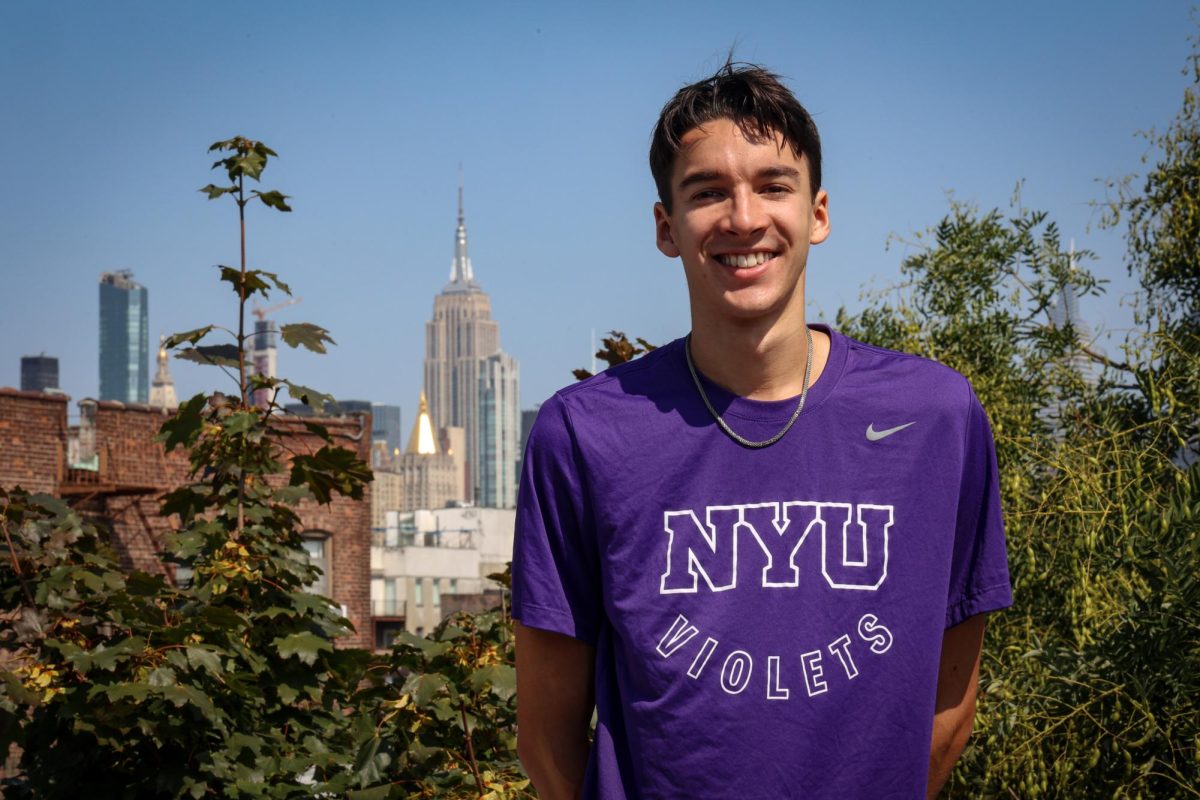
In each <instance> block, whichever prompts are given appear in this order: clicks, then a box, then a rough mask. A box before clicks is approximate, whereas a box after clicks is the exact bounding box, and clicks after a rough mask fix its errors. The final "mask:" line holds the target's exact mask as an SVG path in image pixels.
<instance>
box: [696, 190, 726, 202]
mask: <svg viewBox="0 0 1200 800" xmlns="http://www.w3.org/2000/svg"><path fill="white" fill-rule="evenodd" d="M720 196H721V193H720V192H718V191H717V190H716V189H703V190H701V191H699V192H696V193H695V194H694V195H692V199H693V200H712V199H713V198H716V197H720Z"/></svg>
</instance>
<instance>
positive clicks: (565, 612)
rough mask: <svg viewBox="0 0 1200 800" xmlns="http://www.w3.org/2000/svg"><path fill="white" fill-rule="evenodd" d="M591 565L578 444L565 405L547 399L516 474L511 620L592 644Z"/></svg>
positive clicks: (596, 588) (594, 561)
mask: <svg viewBox="0 0 1200 800" xmlns="http://www.w3.org/2000/svg"><path fill="white" fill-rule="evenodd" d="M598 563H599V560H598V556H597V546H596V537H595V529H594V522H593V515H592V509H591V503H590V498H589V496H588V486H587V481H586V475H585V473H584V470H583V465H582V459H581V457H580V453H579V446H578V442H577V441H576V439H575V436H574V433H573V431H572V428H571V424H570V418H569V415H568V413H567V408H566V404H565V403H564V401H563V400H562V398H561V397H559V396H558V395H555V396H554V397H552V398H551V399H550V400H548V401H546V402H545V403H544V404H543V405H542V407H541V409H540V410H539V411H538V416H537V419H536V420H535V421H534V424H533V429H532V430H531V431H530V433H529V441H528V443H527V444H526V448H525V458H524V462H523V465H522V469H521V483H520V488H519V491H518V494H517V520H516V534H515V539H514V542H513V564H512V613H513V617H515V618H516V619H518V620H520V622H521V624H522V625H526V626H528V627H531V628H540V629H542V630H547V631H552V632H554V633H561V634H564V635H566V636H572V637H574V638H576V639H580V640H582V641H584V642H587V643H589V644H592V645H595V644H596V640H597V638H598V634H599V629H600V620H601V618H602V614H601V601H600V580H599V569H598Z"/></svg>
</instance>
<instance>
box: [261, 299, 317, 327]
mask: <svg viewBox="0 0 1200 800" xmlns="http://www.w3.org/2000/svg"><path fill="white" fill-rule="evenodd" d="M303 299H304V298H303V297H292V298H290V299H288V300H284V301H283V302H282V303H276V304H275V305H273V306H269V307H267V308H262V307H261V306H259V305H258V303H255V304H254V308H252V309H250V313H251V314H253V315H254V316H256V317H258V321H259V322H262V321H263V320H265V319H266V318H267V314H270V313H272V312H274V311H278V310H279V309H281V308H287V307H288V306H294V305H296V303H299V302H300V301H302V300H303Z"/></svg>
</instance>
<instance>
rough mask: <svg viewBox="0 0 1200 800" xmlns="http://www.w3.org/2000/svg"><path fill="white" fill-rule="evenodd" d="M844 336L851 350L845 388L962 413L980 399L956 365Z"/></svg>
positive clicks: (848, 350) (847, 350)
mask: <svg viewBox="0 0 1200 800" xmlns="http://www.w3.org/2000/svg"><path fill="white" fill-rule="evenodd" d="M840 335H841V336H842V338H843V340H844V344H845V347H846V352H847V359H846V360H847V364H846V375H845V376H844V382H845V384H846V385H845V387H844V388H845V389H847V390H849V391H852V392H855V393H868V394H877V395H878V396H879V397H881V398H886V399H887V400H888V401H889V402H895V401H900V400H904V401H907V402H911V403H915V404H921V405H927V404H935V405H937V406H941V407H943V408H945V410H947V411H953V412H959V413H961V412H965V411H967V410H968V409H969V408H970V406H971V404H972V403H975V402H978V401H976V400H975V394H974V390H973V389H972V388H971V383H970V381H969V380H968V379H967V378H966V376H964V375H963V374H962V373H961V372H959V371H958V370H956V369H954V368H953V367H950V366H947V365H946V364H943V363H942V362H940V361H937V360H935V359H933V358H929V357H926V356H922V355H917V354H915V353H908V352H904V351H901V350H892V349H889V348H886V347H880V346H878V345H873V344H868V343H866V342H861V341H858V340H857V339H852V338H850V337H849V336H845V335H844V334H840Z"/></svg>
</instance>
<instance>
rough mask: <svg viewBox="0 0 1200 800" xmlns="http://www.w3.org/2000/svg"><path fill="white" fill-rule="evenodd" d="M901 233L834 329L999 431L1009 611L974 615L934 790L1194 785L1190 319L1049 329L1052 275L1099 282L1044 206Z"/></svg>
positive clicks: (1126, 790) (1197, 726)
mask: <svg viewBox="0 0 1200 800" xmlns="http://www.w3.org/2000/svg"><path fill="white" fill-rule="evenodd" d="M1194 191H1195V190H1194V189H1193V192H1194ZM1192 197H1193V198H1195V194H1194V193H1193V195H1192ZM1164 211H1165V210H1164ZM1137 235H1138V234H1137V229H1136V228H1135V230H1134V231H1132V232H1131V242H1132V244H1131V250H1132V252H1133V253H1135V254H1136V253H1138V252H1143V251H1141V250H1139V249H1138V248H1140V247H1143V246H1144V245H1143V243H1139V242H1137V241H1136V236H1137ZM915 244H916V246H917V247H916V252H915V254H914V255H912V256H910V257H908V258H906V259H905V261H904V262H903V264H902V267H901V271H902V274H903V276H904V281H903V283H902V284H901V285H899V286H897V287H895V288H894V289H893V290H891V291H889V292H886V293H882V294H879V295H876V296H874V297H873V298H872V299H871V302H870V303H869V305H868V307H867V309H866V310H865V311H863V312H862V313H861V314H858V315H855V316H851V315H849V314H846V313H845V312H844V311H843V312H841V313H840V314H839V319H838V325H839V327H841V328H842V329H843V330H845V331H847V332H848V333H850V334H851V335H853V336H856V337H858V338H862V339H864V340H866V341H870V342H873V343H876V344H880V345H883V346H887V347H893V348H896V349H899V350H905V351H908V352H914V353H918V354H921V355H925V356H928V357H931V358H936V359H938V360H939V361H942V362H943V363H946V364H948V365H949V366H952V367H954V368H956V369H958V370H959V371H961V372H963V373H964V374H965V375H966V376H967V377H968V378H969V379H970V380H971V382H972V383H973V385H974V386H975V389H976V391H977V393H978V394H979V397H980V399H981V401H982V403H983V405H984V407H985V408H986V409H987V411H988V414H989V417H990V419H991V423H992V428H993V432H994V434H995V437H996V445H997V455H998V458H999V461H1000V467H1001V489H1002V492H1003V497H1004V508H1005V515H1006V523H1007V532H1008V542H1009V561H1010V567H1011V571H1012V577H1013V583H1014V591H1015V596H1016V605H1015V606H1014V607H1013V608H1012V609H1010V610H1007V611H1005V612H1002V613H1000V614H997V615H995V616H994V617H993V619H992V621H991V624H990V626H989V634H988V643H987V645H986V647H985V651H984V663H983V667H982V675H981V695H980V701H979V714H978V717H977V720H976V727H975V734H974V736H973V738H972V740H971V743H970V744H969V745H968V748H967V751H966V752H965V753H964V756H963V759H962V762H961V763H960V765H959V767H958V768H957V770H956V771H955V773H954V775H953V776H952V779H951V783H950V785H949V787H948V793H949V794H950V795H951V796H964V797H978V796H988V797H991V796H1013V797H1039V796H1050V797H1079V796H1113V797H1139V796H1145V797H1160V796H1161V797H1177V796H1178V797H1189V796H1193V797H1194V796H1196V795H1197V793H1198V792H1197V789H1196V787H1197V785H1200V762H1198V761H1197V749H1196V748H1197V744H1198V741H1200V740H1198V737H1200V707H1198V703H1197V698H1200V636H1198V635H1197V632H1198V628H1197V626H1198V623H1200V614H1198V613H1197V612H1200V583H1198V582H1197V580H1196V573H1197V566H1198V565H1200V558H1198V556H1200V542H1198V537H1197V520H1198V519H1200V475H1198V467H1197V466H1196V464H1195V461H1194V459H1192V460H1190V461H1189V459H1188V458H1187V457H1185V455H1184V454H1185V450H1184V449H1183V448H1182V445H1184V444H1185V443H1186V442H1187V441H1188V434H1187V433H1186V431H1187V430H1188V428H1189V426H1194V425H1195V417H1196V410H1195V407H1194V406H1191V407H1188V406H1184V405H1182V404H1180V403H1179V402H1178V401H1177V397H1178V395H1179V394H1180V393H1181V386H1182V384H1181V381H1182V380H1186V376H1187V375H1194V374H1195V373H1194V371H1195V369H1196V361H1195V351H1194V350H1192V351H1191V352H1190V353H1189V351H1188V348H1187V347H1186V346H1185V345H1184V344H1183V342H1184V341H1186V337H1189V336H1190V337H1194V336H1195V333H1196V327H1195V318H1194V317H1193V318H1191V321H1190V322H1189V321H1188V317H1187V315H1186V314H1182V315H1180V314H1170V315H1169V314H1160V313H1157V312H1156V314H1155V316H1154V317H1153V322H1152V323H1151V324H1150V325H1149V327H1148V328H1147V330H1146V331H1144V332H1143V333H1142V334H1139V335H1137V336H1134V337H1131V338H1130V340H1129V341H1128V342H1127V343H1126V347H1125V354H1124V358H1123V359H1120V360H1118V359H1112V358H1109V357H1107V356H1105V355H1103V354H1101V353H1099V352H1096V350H1095V349H1094V348H1093V347H1092V346H1091V345H1090V344H1089V343H1087V342H1083V341H1081V340H1080V339H1079V335H1078V332H1077V331H1075V330H1073V329H1071V328H1070V327H1069V326H1067V327H1065V328H1059V327H1055V325H1054V324H1052V322H1051V319H1050V315H1049V314H1048V313H1047V312H1048V309H1049V306H1050V304H1051V302H1052V301H1053V300H1054V298H1055V297H1056V295H1058V294H1059V293H1060V291H1061V290H1062V287H1063V286H1064V284H1066V283H1068V282H1069V283H1071V284H1073V285H1074V286H1075V287H1078V288H1079V289H1081V290H1082V291H1095V290H1096V289H1097V286H1096V282H1095V281H1094V279H1092V277H1091V276H1090V275H1088V273H1087V272H1086V271H1085V270H1083V269H1081V268H1079V267H1078V266H1075V265H1073V263H1072V258H1071V255H1070V254H1068V253H1065V252H1063V250H1062V246H1061V241H1060V239H1059V235H1058V231H1057V229H1056V228H1055V226H1054V225H1053V223H1050V222H1047V219H1046V216H1045V215H1044V214H1041V213H1034V212H1030V211H1027V210H1025V209H1021V208H1017V209H1015V211H1014V213H1013V214H1012V216H1011V217H1008V218H1006V217H1005V216H1004V215H1003V214H1001V212H999V211H990V212H987V213H980V212H978V211H977V210H975V209H972V208H969V207H965V206H962V205H957V204H956V205H954V206H953V207H952V209H951V212H950V214H949V215H948V216H947V217H946V218H945V219H944V220H943V221H942V222H941V223H940V224H939V225H938V226H936V227H935V228H934V229H932V230H931V231H929V232H928V233H927V234H926V235H924V236H922V237H920V238H919V239H918V241H917V242H916V243H915ZM1077 255H1082V256H1083V257H1086V256H1087V255H1088V254H1086V253H1084V254H1077ZM1144 263H1147V262H1141V263H1139V262H1137V261H1135V262H1134V269H1135V270H1139V271H1140V270H1144V269H1145V266H1144ZM1148 263H1153V262H1152V261H1148ZM1194 268H1195V265H1193V269H1194ZM1140 276H1141V277H1142V278H1143V281H1144V285H1145V286H1147V287H1153V289H1154V291H1155V292H1157V293H1160V294H1161V293H1164V292H1165V293H1179V292H1178V289H1177V288H1171V287H1172V286H1173V284H1170V283H1169V282H1165V281H1159V280H1157V279H1155V280H1151V279H1149V278H1147V277H1146V276H1145V274H1144V272H1142V273H1140ZM1149 290H1150V289H1149V288H1148V289H1147V292H1149ZM1145 299H1146V298H1143V300H1145ZM1160 299H1161V298H1160ZM1178 299H1179V297H1178V296H1176V297H1175V300H1178ZM1158 307H1159V308H1164V309H1165V308H1169V307H1171V306H1170V305H1169V304H1167V303H1160V304H1159V305H1158ZM1193 429H1194V428H1193ZM1193 441H1194V440H1193Z"/></svg>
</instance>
